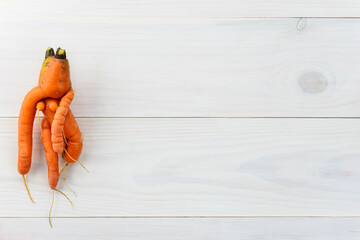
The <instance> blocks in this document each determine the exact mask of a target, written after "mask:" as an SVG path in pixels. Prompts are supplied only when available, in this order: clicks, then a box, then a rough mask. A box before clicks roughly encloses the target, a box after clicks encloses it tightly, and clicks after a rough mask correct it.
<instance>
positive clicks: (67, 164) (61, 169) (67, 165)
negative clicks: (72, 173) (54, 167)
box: [59, 163, 69, 175]
mask: <svg viewBox="0 0 360 240" xmlns="http://www.w3.org/2000/svg"><path fill="white" fill-rule="evenodd" d="M68 165H69V163H66V164H65V165H64V166H63V168H62V169H61V171H60V173H59V175H60V174H61V173H62V172H63V171H64V170H65V168H66V167H67V166H68Z"/></svg>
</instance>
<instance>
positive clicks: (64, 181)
mask: <svg viewBox="0 0 360 240" xmlns="http://www.w3.org/2000/svg"><path fill="white" fill-rule="evenodd" d="M63 183H64V184H65V186H66V187H67V188H68V189H69V190H70V191H71V192H72V193H73V194H74V196H75V197H77V194H76V192H75V191H74V190H72V188H71V187H70V186H69V185H68V184H67V183H66V181H65V180H64V182H63Z"/></svg>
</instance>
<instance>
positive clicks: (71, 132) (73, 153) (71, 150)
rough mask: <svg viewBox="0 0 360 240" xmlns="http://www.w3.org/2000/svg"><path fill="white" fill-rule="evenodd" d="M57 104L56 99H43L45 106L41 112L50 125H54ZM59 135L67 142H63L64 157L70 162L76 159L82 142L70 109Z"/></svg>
mask: <svg viewBox="0 0 360 240" xmlns="http://www.w3.org/2000/svg"><path fill="white" fill-rule="evenodd" d="M57 105H58V101H57V100H55V99H45V106H46V107H45V109H44V110H43V113H44V115H45V116H46V117H47V119H48V120H49V122H50V123H51V126H52V127H53V126H54V121H55V120H54V118H55V116H56V114H55V113H54V111H56V110H57V108H56V106H57ZM61 137H62V138H65V139H66V140H65V141H66V142H67V144H65V146H66V147H65V148H64V150H66V152H65V153H64V159H65V160H66V161H67V162H70V163H73V162H75V161H77V160H78V159H79V157H80V154H81V150H82V146H83V143H82V136H81V132H80V129H79V126H78V124H77V122H76V120H75V117H74V115H73V114H72V112H71V110H70V109H69V110H68V112H67V114H66V116H65V123H64V131H63V133H62V134H61ZM63 141H64V140H63ZM79 163H80V162H79Z"/></svg>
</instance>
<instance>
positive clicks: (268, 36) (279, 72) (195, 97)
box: [0, 15, 360, 117]
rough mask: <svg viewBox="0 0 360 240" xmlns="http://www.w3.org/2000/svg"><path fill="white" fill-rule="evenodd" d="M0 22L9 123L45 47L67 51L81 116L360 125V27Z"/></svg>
mask: <svg viewBox="0 0 360 240" xmlns="http://www.w3.org/2000/svg"><path fill="white" fill-rule="evenodd" d="M0 20H1V22H2V23H3V25H0V38H1V39H2V42H3V43H4V44H2V45H0V51H1V52H2V54H3V56H4V57H2V58H1V59H0V63H1V66H2V67H3V71H2V78H1V79H0V83H1V84H2V86H3V87H2V88H1V90H0V101H1V102H3V103H4V104H3V106H2V108H1V110H0V116H2V117H7V116H14V117H15V116H17V115H18V112H19V106H20V105H21V101H22V96H25V94H26V92H27V91H29V89H31V88H32V87H33V86H34V83H36V79H37V78H38V74H39V68H40V66H41V62H42V60H43V54H44V49H46V48H47V46H48V45H51V46H54V47H56V46H59V45H61V46H63V47H66V48H67V49H68V56H69V58H70V62H71V71H72V72H71V74H72V81H73V85H74V88H75V89H76V90H77V96H76V104H74V105H73V110H74V111H75V113H76V116H78V117H80V116H81V117H105V116H106V117H170V116H171V117H225V116H226V117H314V116H317V117H344V116H347V117H355V116H356V117H359V116H360V112H359V111H357V109H358V105H359V103H360V94H355V93H357V92H360V81H359V78H360V77H359V76H360V68H359V66H360V58H359V57H358V56H359V55H360V48H359V42H360V32H359V31H357V30H358V29H360V20H359V19H305V20H304V21H303V23H304V24H306V25H304V24H301V26H300V27H304V29H303V30H302V31H299V30H297V28H296V27H297V24H298V21H299V19H297V18H293V19H289V18H285V19H236V18H231V19H228V18H221V19H213V18H210V19H209V18H200V19H187V18H182V19H166V20H164V19H159V18H155V19H148V18H140V19H139V18H131V19H128V18H122V19H116V18H111V17H109V18H100V19H98V18H90V19H87V18H86V19H82V18H80V19H77V20H76V23H74V22H73V21H70V20H67V21H65V22H64V23H62V24H60V25H59V22H61V19H60V18H59V17H54V18H53V19H52V18H51V19H50V20H47V21H46V22H42V23H41V24H39V20H38V18H35V17H34V18H25V17H19V18H8V17H6V16H1V15H0ZM14 26H16V27H14ZM59 27H60V29H58V28H59ZM47 36H50V37H47ZM24 38H26V39H27V41H24ZM49 39H50V40H49ZM14 55H15V56H14ZM20 55H25V56H24V57H21V58H20V57H19V56H20ZM5 56H6V57H5ZM20 66H21V71H19V67H20ZM15 84H16V85H21V86H22V87H14V85H15ZM8 89H11V90H12V91H9V90H8ZM17 96H21V97H17ZM5 103H6V104H5Z"/></svg>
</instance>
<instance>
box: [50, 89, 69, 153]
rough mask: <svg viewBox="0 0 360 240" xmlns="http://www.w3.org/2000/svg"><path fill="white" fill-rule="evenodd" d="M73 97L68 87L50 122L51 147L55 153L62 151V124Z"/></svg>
mask: <svg viewBox="0 0 360 240" xmlns="http://www.w3.org/2000/svg"><path fill="white" fill-rule="evenodd" d="M73 98H74V91H73V90H72V89H70V90H69V91H68V92H67V93H66V94H65V96H64V97H62V98H61V100H60V103H59V107H58V108H57V109H56V112H55V116H54V121H53V122H52V123H51V141H52V145H53V149H54V151H55V152H57V153H62V152H63V151H64V144H63V141H64V138H63V133H64V124H65V118H66V115H67V114H68V111H69V108H70V104H71V102H72V100H73Z"/></svg>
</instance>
